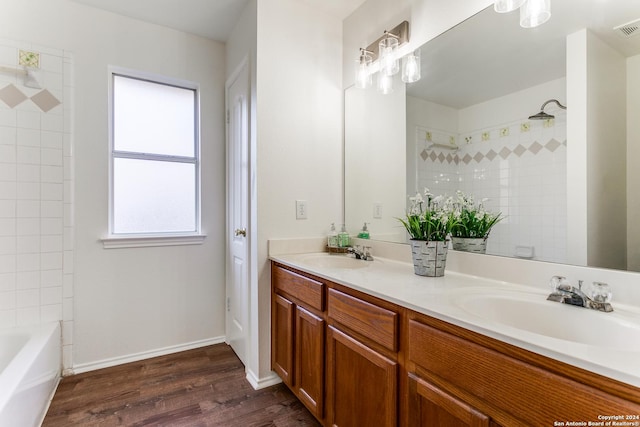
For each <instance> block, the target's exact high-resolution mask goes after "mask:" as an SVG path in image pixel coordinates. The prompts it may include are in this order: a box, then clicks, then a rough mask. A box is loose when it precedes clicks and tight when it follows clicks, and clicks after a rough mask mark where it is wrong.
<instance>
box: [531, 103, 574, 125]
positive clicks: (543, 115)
mask: <svg viewBox="0 0 640 427" xmlns="http://www.w3.org/2000/svg"><path fill="white" fill-rule="evenodd" d="M550 102H555V103H556V104H557V105H558V107H560V108H562V109H563V110H566V109H567V107H565V106H564V105H562V104H560V102H558V100H557V99H550V100H548V101H547V102H545V103H544V104H542V107H540V112H539V113H537V114H534V115H533V116H529V120H548V119H554V118H555V116H554V115H551V114H547V113H545V112H544V107H546V106H547V104H548V103H550Z"/></svg>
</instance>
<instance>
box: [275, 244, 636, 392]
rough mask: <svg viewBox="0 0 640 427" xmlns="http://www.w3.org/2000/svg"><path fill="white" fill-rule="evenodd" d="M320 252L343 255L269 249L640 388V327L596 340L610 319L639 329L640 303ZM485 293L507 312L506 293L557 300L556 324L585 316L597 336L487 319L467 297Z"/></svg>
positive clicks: (568, 326) (281, 258) (572, 325)
mask: <svg viewBox="0 0 640 427" xmlns="http://www.w3.org/2000/svg"><path fill="white" fill-rule="evenodd" d="M322 256H327V257H330V256H331V257H335V256H345V255H328V254H326V255H323V254H309V253H306V254H288V255H272V256H271V257H270V259H272V260H273V261H277V262H279V263H281V264H284V265H287V266H290V267H293V268H296V269H298V270H301V271H304V272H307V273H310V274H313V275H315V276H318V277H321V278H324V279H327V280H330V281H332V282H334V283H338V284H341V285H344V286H348V287H350V288H352V289H354V290H358V291H361V292H364V293H366V294H368V295H372V296H375V297H378V298H382V299H384V300H387V301H389V302H392V303H395V304H398V305H400V306H402V307H405V308H408V309H411V310H414V311H417V312H420V313H423V314H426V315H428V316H431V317H435V318H437V319H440V320H443V321H446V322H449V323H452V324H454V325H457V326H460V327H463V328H465V329H469V330H471V331H475V332H478V333H481V334H483V335H486V336H489V337H492V338H496V339H498V340H501V341H504V342H507V343H509V344H512V345H515V346H517V347H520V348H523V349H526V350H529V351H532V352H535V353H538V354H541V355H544V356H547V357H550V358H553V359H556V360H559V361H562V362H565V363H568V364H571V365H574V366H577V367H580V368H583V369H586V370H588V371H591V372H594V373H597V374H601V375H604V376H606V377H610V378H613V379H616V380H619V381H621V382H624V383H627V384H631V385H633V386H636V387H640V342H638V338H637V337H640V334H636V335H635V337H636V338H634V337H633V336H630V337H629V338H628V339H629V341H628V343H629V346H628V347H627V346H626V345H625V341H622V340H617V341H616V344H615V345H599V344H598V342H599V338H598V336H600V337H602V336H607V338H608V337H610V336H611V334H612V333H613V334H615V333H616V332H617V331H612V330H611V328H612V326H611V325H612V322H610V321H612V320H614V321H619V322H620V323H621V324H624V325H625V327H626V328H631V330H632V331H639V332H640V310H639V309H638V308H637V307H634V306H626V305H623V304H619V303H616V302H615V301H614V302H612V305H613V307H614V312H613V313H602V312H597V311H595V310H588V309H584V308H578V307H572V306H569V305H566V304H559V303H555V302H549V301H546V297H547V295H548V294H549V292H550V291H547V290H545V289H544V288H534V287H530V286H524V285H518V284H514V283H508V282H502V281H497V280H492V279H486V278H481V277H477V276H471V275H466V274H460V273H456V272H453V271H449V270H447V271H446V272H445V275H444V277H422V276H417V275H415V274H414V273H413V266H412V265H411V264H408V263H404V262H399V261H394V260H390V259H383V258H376V259H375V260H374V261H372V262H368V261H358V262H362V263H366V266H365V267H362V268H354V269H351V268H334V267H328V266H326V265H321V264H322V263H318V262H315V261H317V258H318V257H322ZM482 295H498V296H499V297H502V296H504V297H505V298H506V299H505V301H506V302H505V311H507V310H509V309H511V311H513V307H511V308H510V307H509V301H510V300H509V298H515V299H516V300H518V299H522V298H524V299H529V300H533V301H535V303H536V304H538V300H539V301H540V304H554V305H553V306H551V307H550V308H551V309H552V310H554V313H560V314H559V317H558V319H559V321H558V322H557V323H558V324H557V328H562V330H563V331H565V332H566V333H565V334H564V335H567V336H571V333H572V332H571V331H578V328H584V324H583V321H584V320H585V319H586V320H589V325H590V326H589V330H584V329H581V330H580V331H579V332H581V333H582V334H583V335H584V334H587V336H589V337H591V335H589V334H593V343H591V344H583V343H582V342H575V341H571V340H570V339H571V338H568V339H558V338H554V337H552V336H548V335H544V334H540V333H534V332H530V331H528V330H526V328H525V329H523V328H521V327H520V328H518V327H514V326H512V325H510V324H507V323H506V322H500V321H496V320H490V319H491V317H495V316H482V315H478V314H477V310H475V309H474V310H469V307H470V306H469V304H474V303H473V298H475V297H478V296H482ZM465 301H466V302H465ZM514 307H515V305H514ZM556 307H557V308H556ZM475 308H477V307H475ZM547 308H549V307H547ZM474 312H476V313H475V314H474ZM516 315H517V314H516ZM524 315H526V314H524ZM585 316H589V317H588V318H587V317H585ZM593 316H596V317H593ZM597 316H602V317H597ZM614 323H615V322H614ZM594 324H595V326H594ZM600 324H602V327H601V328H600ZM555 326H556V325H555V323H554V324H552V325H550V327H551V328H554V327H555ZM623 339H626V337H624V338H623ZM629 348H630V349H629Z"/></svg>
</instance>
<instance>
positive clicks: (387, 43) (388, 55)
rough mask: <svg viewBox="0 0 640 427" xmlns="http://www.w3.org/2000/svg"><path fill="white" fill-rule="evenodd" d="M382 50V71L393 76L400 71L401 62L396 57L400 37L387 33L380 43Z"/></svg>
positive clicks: (379, 46) (379, 47) (380, 50)
mask: <svg viewBox="0 0 640 427" xmlns="http://www.w3.org/2000/svg"><path fill="white" fill-rule="evenodd" d="M378 49H379V52H380V56H379V57H380V72H381V73H384V74H386V75H388V76H393V75H394V74H396V73H397V72H398V71H400V64H399V63H398V58H396V55H397V50H398V39H397V38H395V37H393V36H390V35H387V37H384V38H383V39H382V40H380V43H379V45H378Z"/></svg>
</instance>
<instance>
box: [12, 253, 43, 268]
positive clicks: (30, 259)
mask: <svg viewBox="0 0 640 427" xmlns="http://www.w3.org/2000/svg"><path fill="white" fill-rule="evenodd" d="M38 270H40V254H18V255H17V262H16V271H38Z"/></svg>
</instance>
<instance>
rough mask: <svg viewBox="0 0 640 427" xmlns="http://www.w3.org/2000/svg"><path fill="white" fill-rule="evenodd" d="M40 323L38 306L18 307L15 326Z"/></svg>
mask: <svg viewBox="0 0 640 427" xmlns="http://www.w3.org/2000/svg"><path fill="white" fill-rule="evenodd" d="M38 323H40V307H26V308H18V309H17V310H16V326H27V325H37V324H38Z"/></svg>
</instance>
